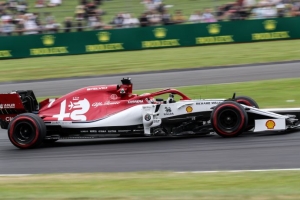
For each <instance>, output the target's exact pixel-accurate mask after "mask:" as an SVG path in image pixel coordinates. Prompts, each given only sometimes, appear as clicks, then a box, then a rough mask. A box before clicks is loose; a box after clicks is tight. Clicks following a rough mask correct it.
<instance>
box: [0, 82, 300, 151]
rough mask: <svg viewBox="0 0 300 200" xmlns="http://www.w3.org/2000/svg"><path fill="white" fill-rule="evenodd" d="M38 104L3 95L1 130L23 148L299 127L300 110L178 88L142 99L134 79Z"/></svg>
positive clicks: (26, 96)
mask: <svg viewBox="0 0 300 200" xmlns="http://www.w3.org/2000/svg"><path fill="white" fill-rule="evenodd" d="M121 82H122V84H120V85H118V84H115V85H97V86H89V87H84V88H81V89H78V90H76V91H73V92H71V93H68V94H66V95H64V96H62V97H60V98H53V99H45V100H43V101H42V102H40V103H38V102H37V99H36V97H35V95H34V93H33V91H31V90H25V91H18V90H17V91H13V92H10V93H8V94H0V120H1V128H3V129H8V136H9V139H10V141H11V143H12V144H13V145H15V146H16V147H18V148H21V149H28V148H34V147H38V146H40V145H41V144H42V143H51V142H55V141H57V140H59V139H74V138H79V139H83V138H87V139H90V138H100V137H128V136H136V137H137V136H138V137H145V136H149V137H150V136H152V137H153V136H181V135H205V134H210V133H211V132H215V133H217V134H218V135H220V136H222V137H235V136H238V135H240V134H241V133H243V132H245V131H254V132H258V131H270V130H272V131H282V130H287V129H292V128H298V127H299V120H298V119H299V117H300V109H259V106H258V105H257V103H256V102H255V101H254V100H253V99H252V98H250V97H247V96H237V97H236V96H235V94H234V95H233V97H232V98H229V99H190V98H189V97H188V96H186V95H185V94H183V93H181V92H180V91H178V90H176V89H164V90H160V91H157V92H153V93H146V94H142V95H137V94H133V93H132V87H133V85H132V82H131V79H130V78H124V79H122V80H121Z"/></svg>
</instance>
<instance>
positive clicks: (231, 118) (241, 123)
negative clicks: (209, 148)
mask: <svg viewBox="0 0 300 200" xmlns="http://www.w3.org/2000/svg"><path fill="white" fill-rule="evenodd" d="M210 121H211V124H212V127H213V129H214V131H215V132H216V133H217V134H218V135H220V136H222V137H235V136H238V135H240V134H241V133H243V132H244V130H245V129H246V127H247V124H248V116H247V113H246V111H245V109H244V108H243V106H241V105H240V104H239V103H237V102H234V101H224V102H222V103H220V104H218V105H217V106H216V107H215V108H214V110H213V111H212V113H211V118H210Z"/></svg>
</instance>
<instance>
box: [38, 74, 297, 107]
mask: <svg viewBox="0 0 300 200" xmlns="http://www.w3.org/2000/svg"><path fill="white" fill-rule="evenodd" d="M137 84H138V83H137ZM299 85H300V79H299V78H294V79H276V80H268V81H253V82H242V83H229V84H214V85H200V86H186V87H177V88H176V89H178V90H180V91H181V92H183V93H184V94H186V95H188V96H189V97H190V98H193V99H200V98H203V99H209V98H224V99H226V98H229V97H232V95H233V92H236V93H237V96H241V95H246V96H250V97H252V98H253V99H254V100H255V101H257V103H258V104H259V106H260V107H261V108H272V107H273V108H274V107H300V92H298V91H299ZM157 90H159V89H151V90H136V91H134V93H135V92H136V93H138V94H142V93H146V92H154V91H157ZM163 97H164V98H165V99H166V98H167V96H163ZM45 98H46V97H39V98H38V100H39V101H41V100H44V99H45ZM287 100H294V102H287Z"/></svg>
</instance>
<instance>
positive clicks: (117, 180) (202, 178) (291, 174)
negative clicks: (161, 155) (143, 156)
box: [0, 171, 300, 200]
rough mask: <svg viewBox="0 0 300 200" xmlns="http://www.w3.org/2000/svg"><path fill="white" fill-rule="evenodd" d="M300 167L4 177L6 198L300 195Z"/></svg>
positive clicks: (1, 189)
mask: <svg viewBox="0 0 300 200" xmlns="http://www.w3.org/2000/svg"><path fill="white" fill-rule="evenodd" d="M299 176H300V171H284V172H238V173H225V172H221V173H201V174H194V173H185V174H178V173H174V172H139V173H96V174H54V175H32V176H26V177H0V195H1V199H31V200H33V199H55V200H56V199H57V200H58V199H125V200H126V199H130V200H131V199H139V200H140V199H149V200H150V199H151V200H152V199H178V200H179V199H180V200H182V199H228V200H229V199H230V200H235V199H238V200H239V199H251V200H256V199H258V200H262V199H263V200H268V199H299V198H300V187H299V184H298V183H299V178H298V177H299Z"/></svg>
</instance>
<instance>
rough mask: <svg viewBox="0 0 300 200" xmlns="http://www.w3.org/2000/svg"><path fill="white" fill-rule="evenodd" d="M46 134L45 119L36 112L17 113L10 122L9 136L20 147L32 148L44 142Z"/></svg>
mask: <svg viewBox="0 0 300 200" xmlns="http://www.w3.org/2000/svg"><path fill="white" fill-rule="evenodd" d="M45 136H46V125H45V123H44V121H43V120H42V119H41V118H40V117H39V116H38V115H35V114H32V113H24V114H20V115H17V116H16V117H15V118H13V120H12V121H11V122H10V123H9V126H8V138H9V140H10V141H11V143H12V144H13V145H14V146H16V147H18V148H20V149H31V148H35V147H38V146H40V145H41V144H42V142H43V140H44V138H45Z"/></svg>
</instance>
